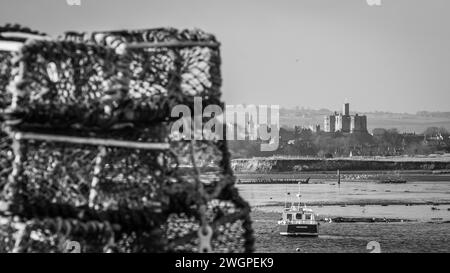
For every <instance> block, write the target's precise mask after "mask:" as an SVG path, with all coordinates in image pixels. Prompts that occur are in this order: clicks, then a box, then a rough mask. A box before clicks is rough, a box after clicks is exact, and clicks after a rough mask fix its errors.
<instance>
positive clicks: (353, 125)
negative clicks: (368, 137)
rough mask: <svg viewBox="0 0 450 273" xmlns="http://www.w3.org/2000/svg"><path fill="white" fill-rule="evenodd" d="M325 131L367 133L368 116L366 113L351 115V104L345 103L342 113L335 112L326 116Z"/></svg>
mask: <svg viewBox="0 0 450 273" xmlns="http://www.w3.org/2000/svg"><path fill="white" fill-rule="evenodd" d="M324 131H325V132H330V133H333V132H342V133H367V117H366V116H364V115H358V114H356V115H354V116H351V115H350V104H349V103H344V105H343V107H342V113H339V114H338V113H336V112H335V113H334V115H331V116H326V117H325V118H324Z"/></svg>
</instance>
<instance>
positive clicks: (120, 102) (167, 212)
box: [0, 25, 253, 252]
mask: <svg viewBox="0 0 450 273" xmlns="http://www.w3.org/2000/svg"><path fill="white" fill-rule="evenodd" d="M6 32H16V33H21V34H23V33H28V34H30V33H31V34H33V35H35V36H39V37H42V39H40V38H36V39H30V38H27V39H22V40H21V39H17V38H11V35H9V36H7V35H6ZM14 37H24V36H23V35H22V36H21V35H16V36H14ZM1 40H8V41H11V40H13V41H21V42H23V45H22V46H21V47H20V49H19V50H18V51H17V52H10V51H0V71H1V72H2V73H1V75H0V107H1V109H2V120H1V122H2V128H3V130H2V133H1V135H0V136H1V142H0V149H1V151H0V164H1V173H0V179H1V181H0V186H1V190H2V194H1V196H0V200H1V204H2V209H1V216H0V251H2V252H3V251H5V252H66V251H68V249H69V246H71V244H73V243H74V242H76V243H77V244H79V246H80V251H82V252H197V251H200V252H205V251H215V252H249V251H252V250H253V235H252V228H251V221H250V217H249V212H250V211H249V206H248V204H247V203H246V202H245V201H244V200H243V199H242V198H241V197H240V196H239V194H238V192H237V190H236V188H235V187H234V180H235V179H234V176H233V173H232V171H231V168H230V165H229V164H230V162H229V153H228V149H227V144H226V140H215V141H205V140H203V141H193V140H177V139H176V138H174V136H173V135H172V134H171V132H170V128H171V125H172V124H173V122H174V121H175V120H176V118H174V117H171V109H172V107H174V106H176V105H179V104H183V105H186V106H188V107H189V108H191V109H193V107H194V106H193V105H194V97H201V98H202V99H203V101H204V104H205V105H208V104H217V105H222V102H221V100H220V95H221V93H220V85H221V77H220V51H219V46H218V43H217V41H216V39H215V38H214V36H212V35H210V34H207V33H204V32H202V31H200V30H183V31H178V30H176V29H150V30H139V31H113V32H94V33H90V34H85V33H75V32H68V33H66V34H64V35H63V36H62V37H60V38H59V39H56V40H55V39H50V38H48V37H47V36H45V34H40V33H37V32H32V31H30V30H29V29H25V28H21V27H18V26H11V25H9V26H6V27H3V28H0V42H1ZM95 140H97V141H95ZM102 141H103V142H102ZM112 141H122V142H120V143H121V144H120V145H119V144H117V143H118V142H112ZM124 143H125V144H129V145H128V146H127V145H125V144H124ZM151 144H154V146H151V147H153V148H149V147H150V146H145V145H151ZM209 230H211V232H209ZM205 242H208V243H205Z"/></svg>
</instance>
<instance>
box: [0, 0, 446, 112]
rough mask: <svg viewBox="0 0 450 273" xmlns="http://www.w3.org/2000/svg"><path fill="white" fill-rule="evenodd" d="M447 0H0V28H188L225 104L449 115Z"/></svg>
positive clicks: (55, 30)
mask: <svg viewBox="0 0 450 273" xmlns="http://www.w3.org/2000/svg"><path fill="white" fill-rule="evenodd" d="M449 11H450V2H449V1H447V0H429V1H424V0H382V6H380V7H371V6H369V5H368V4H367V3H366V0H345V1H336V0H315V1H311V0H279V1H270V0H258V1H256V0H247V1H245V0H244V1H236V0H228V1H217V0H192V1H186V0H164V1H162V0H160V1H157V0H153V1H144V0H129V1H125V0H108V1H107V0H95V1H94V0H81V6H79V7H77V6H69V5H67V3H66V0H38V1H25V0H2V1H1V2H0V25H3V24H5V23H19V24H22V25H25V26H28V27H30V28H32V29H36V30H39V31H43V32H47V33H49V34H51V35H54V36H56V35H58V34H61V33H62V32H64V31H68V30H76V31H91V30H112V29H124V28H126V29H136V28H138V29H142V28H155V27H164V26H173V27H177V28H193V27H198V28H201V29H204V30H205V31H208V32H211V33H214V34H215V35H216V36H217V38H218V40H219V41H220V42H221V43H222V58H223V65H222V71H223V89H222V90H223V98H224V100H225V101H226V103H228V104H278V105H280V106H281V107H291V108H292V107H295V106H302V105H304V106H305V107H310V108H313V109H321V108H327V109H340V108H341V104H342V103H343V102H344V101H346V100H348V101H349V102H350V103H351V109H352V110H353V111H357V112H374V111H387V112H393V113H416V112H418V111H433V112H434V111H441V112H448V111H450V105H449V103H448V102H449V101H450V92H449V91H450V77H449V76H448V74H449V72H450V50H449V48H450V35H448V34H449V33H450V16H448V13H449Z"/></svg>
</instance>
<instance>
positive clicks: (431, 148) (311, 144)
mask: <svg viewBox="0 0 450 273" xmlns="http://www.w3.org/2000/svg"><path fill="white" fill-rule="evenodd" d="M293 112H294V111H293ZM298 112H301V111H297V113H298ZM322 112H326V113H327V112H328V111H326V110H325V111H322ZM294 113H295V112H294ZM315 114H316V115H315V116H314V119H313V118H311V117H308V116H303V117H302V120H307V121H308V120H310V121H312V122H314V121H319V118H320V117H318V114H317V113H315ZM319 114H320V112H319ZM426 114H427V113H426V112H425V113H421V115H420V116H419V118H417V119H418V120H420V121H421V122H423V124H421V126H422V127H423V129H422V130H421V131H419V132H416V131H415V129H417V125H416V127H413V126H414V125H415V124H414V122H413V121H414V120H413V119H412V121H410V120H408V119H407V118H403V117H402V118H399V119H398V120H399V122H402V121H403V120H404V121H405V122H404V123H405V124H406V125H411V129H409V127H402V129H403V130H401V129H399V128H396V127H392V126H390V127H385V128H383V127H373V126H372V129H371V130H369V129H368V128H369V126H371V121H372V120H371V119H370V118H369V117H368V116H367V115H365V114H358V113H354V114H351V113H350V103H344V104H343V106H342V111H341V112H338V111H334V113H331V114H328V113H327V114H325V115H322V120H323V123H322V124H320V123H318V122H317V123H313V124H312V125H311V124H309V125H305V124H303V125H295V124H294V125H293V126H292V125H291V126H286V123H287V122H286V121H288V122H289V121H291V120H295V118H298V117H296V116H293V115H292V112H288V111H286V110H285V112H282V113H281V114H280V118H281V124H282V128H281V129H280V135H279V136H280V140H279V143H280V144H279V148H278V150H276V151H274V152H260V151H259V150H258V149H257V145H258V143H255V142H254V141H253V142H252V141H230V148H231V150H232V151H233V153H232V154H233V157H235V158H242V157H244V158H245V157H255V156H275V155H281V156H283V155H284V156H310V157H322V158H332V157H354V156H402V155H430V154H445V153H450V133H449V130H448V129H447V128H446V127H444V126H439V125H440V124H439V121H440V120H441V119H440V118H439V117H437V118H435V119H433V117H432V115H431V114H430V113H428V114H427V115H426ZM385 116H387V117H389V115H388V114H385ZM405 116H406V115H405ZM422 116H425V117H424V118H420V117H422ZM287 117H289V119H287ZM407 117H408V116H407ZM422 119H423V121H422ZM443 119H444V120H448V119H447V118H446V117H444V118H443ZM386 120H387V121H388V118H386ZM374 121H375V122H377V123H378V124H380V123H382V122H383V119H382V118H381V119H380V118H377V119H376V120H375V119H374ZM427 121H429V123H430V124H427V123H426V122H427ZM303 123H304V122H303ZM291 124H292V123H291ZM433 125H435V126H433ZM443 125H446V124H445V123H443ZM419 129H420V128H419ZM369 131H370V132H369Z"/></svg>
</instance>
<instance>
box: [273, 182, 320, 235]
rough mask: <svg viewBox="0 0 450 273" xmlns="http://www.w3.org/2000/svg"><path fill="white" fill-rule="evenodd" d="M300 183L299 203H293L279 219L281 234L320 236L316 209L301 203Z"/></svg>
mask: <svg viewBox="0 0 450 273" xmlns="http://www.w3.org/2000/svg"><path fill="white" fill-rule="evenodd" d="M300 184H301V183H299V193H298V194H297V198H298V199H299V201H298V204H297V205H295V204H294V203H292V205H291V206H290V207H286V203H285V208H284V210H283V212H282V218H281V220H280V221H278V228H279V232H280V235H284V236H319V223H318V222H317V221H316V218H315V214H314V211H313V210H312V209H310V208H308V207H307V206H306V204H304V206H303V207H302V206H301V205H300V197H301V195H300Z"/></svg>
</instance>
